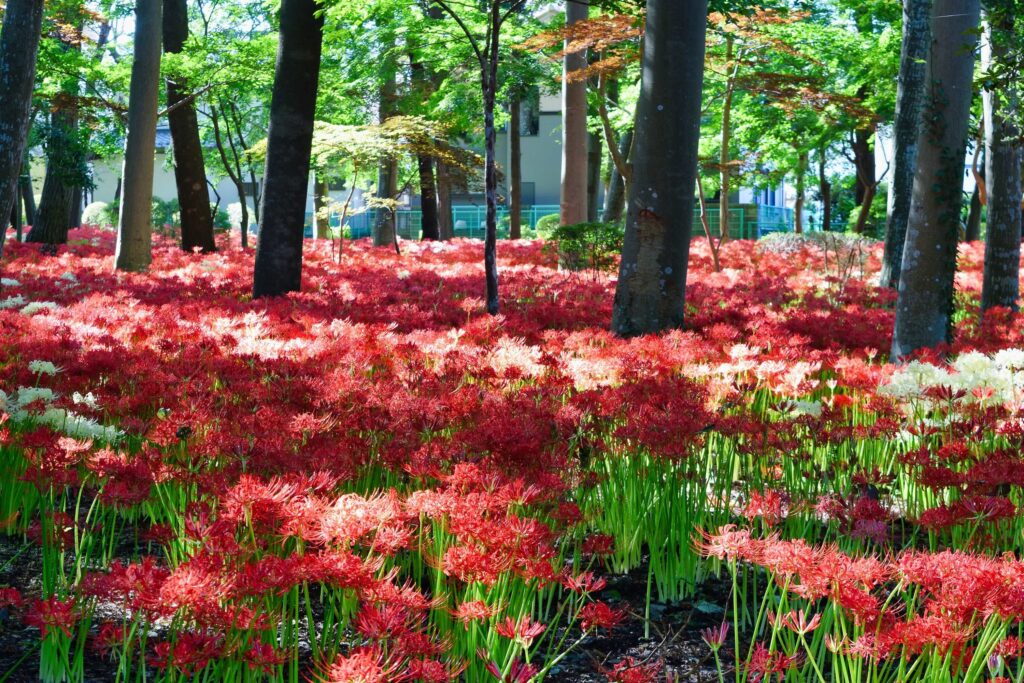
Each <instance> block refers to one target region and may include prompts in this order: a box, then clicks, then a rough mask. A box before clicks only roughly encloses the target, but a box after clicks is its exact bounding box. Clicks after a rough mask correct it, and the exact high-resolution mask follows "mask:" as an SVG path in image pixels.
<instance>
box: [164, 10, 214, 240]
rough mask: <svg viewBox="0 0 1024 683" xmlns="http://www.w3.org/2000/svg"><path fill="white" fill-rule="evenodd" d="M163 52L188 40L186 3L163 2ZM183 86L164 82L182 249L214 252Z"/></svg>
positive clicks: (202, 168) (201, 165) (199, 153)
mask: <svg viewBox="0 0 1024 683" xmlns="http://www.w3.org/2000/svg"><path fill="white" fill-rule="evenodd" d="M163 34H164V51H165V52H167V53H168V54H178V53H180V52H181V51H182V50H183V49H184V47H185V41H186V40H188V6H187V4H186V0H164V17H163ZM190 97H191V93H190V92H189V87H188V85H187V84H185V83H178V82H175V81H174V80H172V79H167V107H168V108H169V109H170V111H169V112H168V114H167V121H168V123H169V124H170V127H171V140H172V142H173V144H174V180H175V184H176V185H177V188H178V204H179V206H180V207H181V248H182V249H183V250H185V251H188V252H191V251H192V250H193V249H196V248H198V249H201V250H202V251H203V252H204V253H208V252H211V251H215V250H216V249H217V245H216V244H215V243H214V240H213V215H212V214H211V213H210V193H209V192H208V191H207V189H206V162H205V160H204V159H203V147H202V143H201V142H200V140H199V120H198V118H197V117H196V106H195V103H194V102H193V101H192V100H190V99H189V98H190Z"/></svg>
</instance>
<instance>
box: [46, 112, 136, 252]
mask: <svg viewBox="0 0 1024 683" xmlns="http://www.w3.org/2000/svg"><path fill="white" fill-rule="evenodd" d="M62 99H63V98H62ZM58 107H59V108H58V109H57V110H56V111H54V112H52V113H51V114H50V131H49V133H48V135H47V145H46V177H45V178H44V179H43V193H42V195H41V196H40V198H39V209H38V211H36V215H35V220H34V221H33V223H32V229H31V230H29V232H28V236H27V237H26V241H28V242H38V243H41V244H65V243H66V242H67V241H68V227H69V226H70V225H71V203H72V202H73V201H74V186H73V184H72V178H74V177H75V175H76V173H75V171H74V166H75V163H76V160H77V156H78V155H77V153H76V150H75V149H74V148H75V139H74V138H75V135H76V132H77V129H78V100H77V98H75V97H71V98H67V100H66V101H64V102H63V103H62V104H59V105H58ZM154 135H155V133H154Z"/></svg>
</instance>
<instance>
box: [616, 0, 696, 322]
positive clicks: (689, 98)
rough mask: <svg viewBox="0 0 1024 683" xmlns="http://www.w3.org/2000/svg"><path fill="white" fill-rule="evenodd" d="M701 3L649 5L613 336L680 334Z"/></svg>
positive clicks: (673, 0)
mask: <svg viewBox="0 0 1024 683" xmlns="http://www.w3.org/2000/svg"><path fill="white" fill-rule="evenodd" d="M706 17H707V2H706V0H693V1H692V2H685V3H683V2H679V1H678V0H649V1H648V3H647V19H646V23H647V35H646V38H645V40H644V48H643V67H642V71H643V80H642V85H641V93H640V101H639V104H638V107H639V110H638V112H637V129H636V142H635V144H636V152H635V155H636V159H635V161H634V165H633V179H632V182H631V183H630V192H629V195H630V197H629V203H628V213H627V218H626V237H625V242H624V244H623V248H622V264H621V267H620V270H619V281H618V286H617V288H616V291H615V302H614V307H613V311H612V329H613V331H614V332H615V333H616V334H618V335H620V336H636V335H642V334H646V333H650V332H658V331H661V330H664V329H667V328H673V327H681V326H682V324H683V313H684V304H685V296H686V268H687V260H688V257H689V251H690V232H691V228H692V224H693V206H694V187H695V183H696V180H697V149H698V145H699V142H700V119H701V111H700V109H701V92H702V90H703V86H704V30H705V25H706Z"/></svg>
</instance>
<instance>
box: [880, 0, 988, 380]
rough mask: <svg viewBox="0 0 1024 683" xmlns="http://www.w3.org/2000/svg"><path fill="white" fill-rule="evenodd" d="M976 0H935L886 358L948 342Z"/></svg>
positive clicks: (965, 148)
mask: <svg viewBox="0 0 1024 683" xmlns="http://www.w3.org/2000/svg"><path fill="white" fill-rule="evenodd" d="M980 12H981V10H980V6H979V2H978V0H935V3H934V5H933V7H932V49H931V55H930V57H929V59H928V76H927V79H928V80H927V83H929V84H930V87H929V90H928V93H927V104H926V105H925V109H926V111H928V116H927V117H925V121H924V125H923V126H922V127H921V130H920V133H919V135H918V141H917V172H916V173H915V175H914V192H913V199H912V201H911V207H910V220H909V222H908V225H907V239H906V248H905V249H904V252H903V267H902V271H901V274H900V284H899V288H898V297H897V300H896V325H895V331H894V334H893V343H892V353H891V357H892V358H893V359H894V360H899V359H903V358H906V357H907V356H908V355H909V354H912V353H914V352H915V351H918V350H919V349H924V348H935V347H937V346H939V345H941V344H943V343H947V342H949V341H950V336H951V332H952V317H953V278H954V275H955V273H956V252H957V242H958V239H957V238H958V236H959V230H960V207H961V204H962V203H963V172H964V158H965V155H966V152H967V132H968V130H967V128H968V120H969V118H970V109H971V87H972V81H973V76H974V48H975V46H976V45H977V40H978V37H977V32H976V31H977V27H978V21H979V15H980Z"/></svg>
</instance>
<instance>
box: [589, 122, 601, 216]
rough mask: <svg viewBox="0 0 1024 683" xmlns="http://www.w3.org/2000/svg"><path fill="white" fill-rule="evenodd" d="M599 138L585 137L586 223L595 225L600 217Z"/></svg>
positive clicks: (598, 136) (596, 135)
mask: <svg viewBox="0 0 1024 683" xmlns="http://www.w3.org/2000/svg"><path fill="white" fill-rule="evenodd" d="M601 151H602V150H601V136H600V135H598V134H597V133H591V134H590V135H588V136H587V221H588V222H590V223H596V222H597V221H598V219H599V218H600V217H601V214H600V209H601V204H600V202H601Z"/></svg>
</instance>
